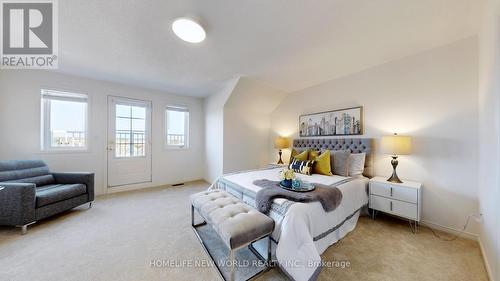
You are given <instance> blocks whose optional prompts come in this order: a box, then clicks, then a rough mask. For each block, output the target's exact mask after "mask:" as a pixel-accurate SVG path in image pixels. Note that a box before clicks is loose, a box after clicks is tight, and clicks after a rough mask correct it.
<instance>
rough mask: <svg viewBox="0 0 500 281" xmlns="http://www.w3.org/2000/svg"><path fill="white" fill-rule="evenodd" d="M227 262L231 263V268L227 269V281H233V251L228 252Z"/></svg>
mask: <svg viewBox="0 0 500 281" xmlns="http://www.w3.org/2000/svg"><path fill="white" fill-rule="evenodd" d="M229 262H230V263H231V265H230V266H231V268H230V269H229V280H230V281H234V280H235V279H234V275H235V272H234V267H235V260H234V251H233V250H230V251H229Z"/></svg>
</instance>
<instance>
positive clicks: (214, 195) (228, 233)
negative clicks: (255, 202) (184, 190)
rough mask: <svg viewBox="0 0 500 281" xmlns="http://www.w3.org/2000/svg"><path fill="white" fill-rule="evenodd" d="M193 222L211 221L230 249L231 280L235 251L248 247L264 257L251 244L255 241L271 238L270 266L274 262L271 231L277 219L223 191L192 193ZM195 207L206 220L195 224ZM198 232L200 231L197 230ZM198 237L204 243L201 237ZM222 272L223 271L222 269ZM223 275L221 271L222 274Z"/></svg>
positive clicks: (268, 253) (208, 222) (269, 241)
mask: <svg viewBox="0 0 500 281" xmlns="http://www.w3.org/2000/svg"><path fill="white" fill-rule="evenodd" d="M190 199H191V225H192V226H193V228H194V229H195V232H196V227H198V226H201V225H204V224H209V225H210V226H211V227H212V228H213V229H214V231H215V232H216V233H217V235H218V236H219V237H220V238H221V239H222V241H223V242H224V244H225V245H226V246H227V247H228V249H229V260H230V261H231V263H230V264H231V268H230V273H229V276H230V277H229V278H230V280H234V275H235V273H234V264H235V260H234V252H235V251H237V250H239V249H241V248H243V247H245V246H249V247H250V249H251V250H252V252H254V253H255V254H256V255H257V257H258V258H260V259H263V258H262V257H261V256H260V255H259V254H258V253H257V252H256V251H255V250H254V249H253V248H252V246H251V244H252V243H253V242H255V241H258V240H260V239H262V238H265V237H267V238H268V251H267V255H268V256H267V261H266V260H264V261H266V262H267V265H268V266H269V265H270V263H271V236H270V235H271V233H272V232H273V229H274V221H273V220H272V219H271V218H269V217H268V216H266V215H264V214H262V213H260V212H258V211H257V210H255V209H254V208H252V207H250V206H249V205H247V204H245V203H243V202H242V201H240V200H239V199H237V198H235V197H234V196H232V195H231V194H229V193H227V192H226V191H223V190H217V189H216V190H210V191H204V192H200V193H196V194H193V195H191V197H190ZM194 210H196V211H197V212H198V214H199V215H200V216H201V217H202V218H203V219H204V220H205V222H203V223H200V224H197V225H195V223H194ZM196 234H197V235H198V233H197V232H196ZM198 238H199V239H200V241H201V242H202V245H203V246H204V244H203V241H202V240H201V238H200V236H199V235H198ZM219 273H221V272H220V270H219ZM221 275H222V273H221Z"/></svg>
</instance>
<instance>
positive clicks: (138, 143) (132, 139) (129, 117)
mask: <svg viewBox="0 0 500 281" xmlns="http://www.w3.org/2000/svg"><path fill="white" fill-rule="evenodd" d="M115 110H116V120H115V122H116V123H115V124H116V136H115V138H116V147H115V157H142V156H145V155H146V151H145V145H146V107H144V106H134V105H129V104H117V105H116V108H115Z"/></svg>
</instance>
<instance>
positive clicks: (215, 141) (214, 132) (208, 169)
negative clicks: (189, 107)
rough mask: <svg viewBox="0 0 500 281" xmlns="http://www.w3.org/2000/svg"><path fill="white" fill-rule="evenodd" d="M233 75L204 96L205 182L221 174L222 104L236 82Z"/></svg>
mask: <svg viewBox="0 0 500 281" xmlns="http://www.w3.org/2000/svg"><path fill="white" fill-rule="evenodd" d="M238 80H239V77H235V78H233V79H232V80H230V81H228V82H227V83H226V87H224V89H223V90H221V91H220V92H219V93H215V94H213V95H210V96H208V97H206V98H205V100H204V109H205V174H204V178H205V180H206V181H207V182H209V183H212V182H214V181H215V180H216V179H217V177H219V176H220V175H222V173H223V172H222V171H223V157H224V151H223V150H224V144H223V140H224V138H223V137H224V104H225V103H226V101H227V99H228V98H229V96H230V95H231V93H232V92H233V89H234V87H235V86H236V84H237V83H238Z"/></svg>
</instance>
